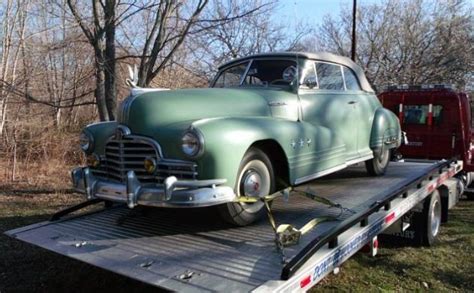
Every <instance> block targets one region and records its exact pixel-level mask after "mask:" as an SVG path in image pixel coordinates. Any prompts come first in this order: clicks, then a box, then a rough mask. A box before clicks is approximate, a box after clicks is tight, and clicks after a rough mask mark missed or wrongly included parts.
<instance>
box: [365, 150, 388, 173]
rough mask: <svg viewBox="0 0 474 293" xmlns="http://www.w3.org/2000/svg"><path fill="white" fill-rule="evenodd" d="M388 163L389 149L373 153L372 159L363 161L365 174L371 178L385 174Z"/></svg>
mask: <svg viewBox="0 0 474 293" xmlns="http://www.w3.org/2000/svg"><path fill="white" fill-rule="evenodd" d="M389 162H390V149H388V148H382V151H380V152H374V158H373V159H370V160H367V161H365V168H366V169H367V173H369V175H371V176H381V175H384V174H385V171H386V170H387V167H388V163H389Z"/></svg>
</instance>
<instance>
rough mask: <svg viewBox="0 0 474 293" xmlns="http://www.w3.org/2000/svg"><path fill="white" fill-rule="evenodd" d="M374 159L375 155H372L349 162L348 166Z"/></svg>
mask: <svg viewBox="0 0 474 293" xmlns="http://www.w3.org/2000/svg"><path fill="white" fill-rule="evenodd" d="M373 158H374V154H370V155H367V156H363V157H361V158H357V159H353V160H350V161H347V162H346V164H347V165H354V164H357V163H360V162H364V161H367V160H370V159H373Z"/></svg>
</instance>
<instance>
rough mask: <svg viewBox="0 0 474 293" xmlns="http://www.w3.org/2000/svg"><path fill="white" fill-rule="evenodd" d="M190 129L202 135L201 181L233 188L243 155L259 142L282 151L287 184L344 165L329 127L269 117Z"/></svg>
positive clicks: (342, 151)
mask: <svg viewBox="0 0 474 293" xmlns="http://www.w3.org/2000/svg"><path fill="white" fill-rule="evenodd" d="M192 127H194V128H196V129H198V130H199V131H200V132H201V133H202V134H203V136H204V141H205V142H204V145H205V150H204V154H203V156H202V157H201V158H199V160H198V162H197V163H198V168H199V170H198V171H199V177H200V179H211V178H226V179H227V182H228V183H227V184H228V185H229V186H235V180H236V178H237V173H238V169H239V166H240V162H241V160H242V158H243V156H244V154H245V152H246V151H247V150H248V149H249V148H250V147H251V146H252V145H253V144H256V143H258V142H260V141H264V140H265V141H269V140H270V141H273V142H275V143H277V144H278V145H279V146H280V147H281V149H282V150H283V153H284V156H285V158H283V159H284V160H286V162H287V163H288V164H287V165H288V168H289V170H288V174H289V180H290V184H295V181H296V180H297V179H298V178H301V177H304V176H308V175H310V174H313V173H316V172H318V171H320V170H324V169H327V168H330V167H331V166H334V165H337V164H344V162H345V147H344V144H343V143H342V140H340V139H339V138H337V137H336V136H335V135H334V133H333V132H331V131H330V130H329V129H328V128H325V127H322V126H314V125H311V124H309V123H306V122H296V121H289V120H284V119H274V118H271V117H256V118H253V117H251V118H250V117H239V118H214V119H203V120H199V121H196V122H194V123H193V124H192Z"/></svg>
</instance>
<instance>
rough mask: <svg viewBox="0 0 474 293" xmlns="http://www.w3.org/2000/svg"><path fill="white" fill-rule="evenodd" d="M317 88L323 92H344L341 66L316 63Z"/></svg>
mask: <svg viewBox="0 0 474 293" xmlns="http://www.w3.org/2000/svg"><path fill="white" fill-rule="evenodd" d="M316 72H317V74H318V79H319V88H320V89H324V90H339V91H343V90H344V80H343V78H342V71H341V66H339V65H334V64H329V63H319V62H318V63H316Z"/></svg>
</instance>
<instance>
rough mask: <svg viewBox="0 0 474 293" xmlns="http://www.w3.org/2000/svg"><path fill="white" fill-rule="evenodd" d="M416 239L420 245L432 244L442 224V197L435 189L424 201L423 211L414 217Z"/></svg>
mask: <svg viewBox="0 0 474 293" xmlns="http://www.w3.org/2000/svg"><path fill="white" fill-rule="evenodd" d="M414 225H415V241H416V243H417V244H419V245H425V246H432V245H433V244H434V243H435V241H436V237H437V236H438V234H439V230H440V226H441V197H440V195H439V192H438V191H437V190H436V191H434V192H433V193H432V194H431V196H430V197H428V198H427V199H425V201H424V203H423V211H422V212H421V213H417V214H416V216H415V217H414Z"/></svg>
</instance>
